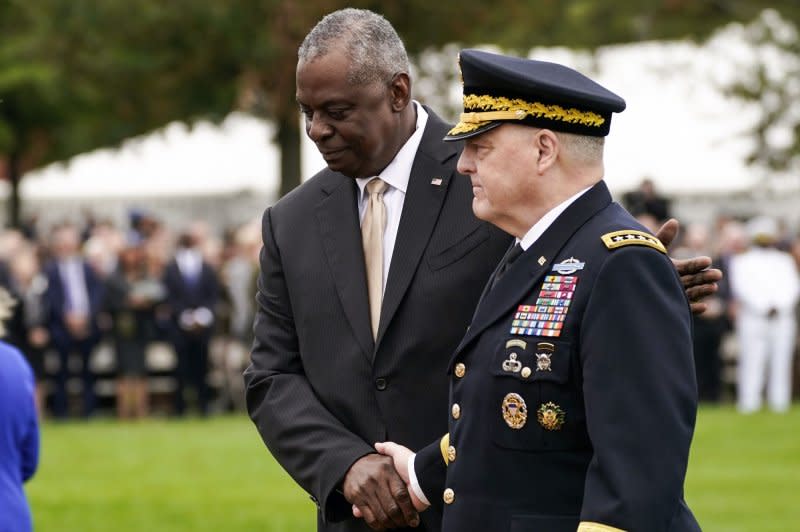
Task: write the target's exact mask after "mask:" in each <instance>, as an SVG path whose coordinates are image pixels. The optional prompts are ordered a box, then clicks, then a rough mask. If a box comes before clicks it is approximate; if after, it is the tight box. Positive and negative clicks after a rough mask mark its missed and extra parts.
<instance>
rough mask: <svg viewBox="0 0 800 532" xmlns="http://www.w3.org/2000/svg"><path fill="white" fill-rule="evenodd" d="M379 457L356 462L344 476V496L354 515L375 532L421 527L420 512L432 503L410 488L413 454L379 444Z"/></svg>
mask: <svg viewBox="0 0 800 532" xmlns="http://www.w3.org/2000/svg"><path fill="white" fill-rule="evenodd" d="M375 449H376V450H377V451H378V453H379V454H368V455H366V456H363V457H361V458H360V459H359V460H358V461H356V462H355V463H354V464H353V465H352V466H351V467H350V469H349V470H348V471H347V474H346V475H345V477H344V483H343V486H342V487H343V490H342V491H343V493H344V497H345V499H347V501H348V502H350V503H351V504H352V505H353V515H354V516H355V517H358V518H361V519H364V522H365V523H366V524H367V525H368V526H369V527H370V528H371V529H373V530H387V529H392V528H401V527H409V526H410V527H416V526H418V525H419V512H421V511H423V510H425V509H426V508H427V507H428V506H429V503H428V502H427V501H423V500H422V499H420V498H419V497H418V496H417V494H416V493H415V492H414V489H412V487H411V481H410V476H409V466H410V465H411V458H412V457H413V456H414V453H413V452H412V451H411V450H410V449H408V448H407V447H403V446H402V445H398V444H396V443H393V442H383V443H376V444H375Z"/></svg>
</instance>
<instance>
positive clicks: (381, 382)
mask: <svg viewBox="0 0 800 532" xmlns="http://www.w3.org/2000/svg"><path fill="white" fill-rule="evenodd" d="M375 388H377V389H378V391H381V392H382V391H383V390H385V389H386V379H384V378H383V377H381V378H379V379H375Z"/></svg>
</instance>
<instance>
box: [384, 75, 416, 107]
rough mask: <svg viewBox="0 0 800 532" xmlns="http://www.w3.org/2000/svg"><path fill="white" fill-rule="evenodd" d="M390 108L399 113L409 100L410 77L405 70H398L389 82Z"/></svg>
mask: <svg viewBox="0 0 800 532" xmlns="http://www.w3.org/2000/svg"><path fill="white" fill-rule="evenodd" d="M389 94H390V95H391V106H392V110H393V111H394V112H396V113H399V112H400V111H402V110H403V109H405V108H406V107H408V104H409V103H410V102H411V77H410V76H409V75H408V74H407V73H405V72H398V73H397V74H395V75H394V76H392V81H390V82H389Z"/></svg>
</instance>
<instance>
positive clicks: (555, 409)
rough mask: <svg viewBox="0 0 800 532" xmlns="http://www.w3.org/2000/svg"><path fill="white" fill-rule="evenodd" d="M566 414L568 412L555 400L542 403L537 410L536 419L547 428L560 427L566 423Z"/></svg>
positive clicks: (555, 428) (556, 428)
mask: <svg viewBox="0 0 800 532" xmlns="http://www.w3.org/2000/svg"><path fill="white" fill-rule="evenodd" d="M565 416H566V412H564V411H563V410H561V407H560V406H558V405H557V404H555V403H553V402H548V403H542V405H541V406H540V407H539V410H537V411H536V419H537V420H538V421H539V425H541V426H542V427H544V428H545V429H547V430H558V429H560V428H561V426H562V425H563V424H564V417H565Z"/></svg>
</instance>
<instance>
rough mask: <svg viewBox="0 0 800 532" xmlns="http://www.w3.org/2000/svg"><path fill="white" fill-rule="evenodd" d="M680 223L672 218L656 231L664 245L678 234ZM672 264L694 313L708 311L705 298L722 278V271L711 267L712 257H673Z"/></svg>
mask: <svg viewBox="0 0 800 532" xmlns="http://www.w3.org/2000/svg"><path fill="white" fill-rule="evenodd" d="M679 228H680V225H679V224H678V220H676V219H675V218H670V219H669V220H667V221H666V222H664V225H662V226H661V228H660V229H659V230H658V232H657V233H656V238H658V239H659V240H660V241H661V243H662V244H664V247H669V245H670V244H671V243H672V241H673V240H674V239H675V236H676V235H677V234H678V229H679ZM670 259H671V260H672V264H674V265H675V269H676V270H678V275H680V276H681V282H682V283H683V289H684V290H686V296H687V297H688V298H689V304H690V307H691V309H692V313H694V314H698V315H699V314H702V313H703V312H705V311H706V308H707V305H706V303H703V299H705V298H706V297H708V296H710V295H711V294H713V293H715V292H716V291H717V288H718V287H717V281H719V280H721V279H722V272H721V271H720V270H718V269H716V268H711V267H710V266H711V258H710V257H704V256H700V257H693V258H691V259H673V258H671V257H670Z"/></svg>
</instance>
